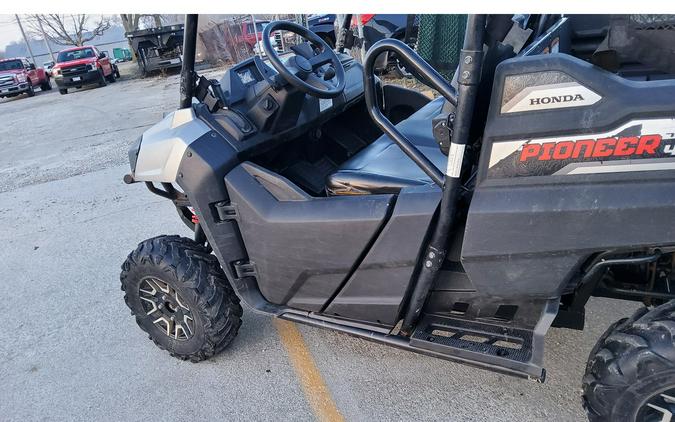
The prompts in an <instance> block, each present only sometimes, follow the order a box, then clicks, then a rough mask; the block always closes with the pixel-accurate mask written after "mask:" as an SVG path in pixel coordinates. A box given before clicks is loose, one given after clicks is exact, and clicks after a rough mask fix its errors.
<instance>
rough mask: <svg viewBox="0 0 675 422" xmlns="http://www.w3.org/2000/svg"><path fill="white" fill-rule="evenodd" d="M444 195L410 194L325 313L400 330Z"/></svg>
mask: <svg viewBox="0 0 675 422" xmlns="http://www.w3.org/2000/svg"><path fill="white" fill-rule="evenodd" d="M440 198H441V191H440V189H439V188H438V187H436V186H433V185H428V186H424V187H416V188H404V189H403V190H401V193H400V194H399V195H398V199H397V200H396V206H395V208H394V210H393V212H392V215H391V218H390V219H389V221H388V222H387V225H386V226H385V227H384V229H383V230H382V233H381V234H380V235H379V237H378V238H377V240H376V241H375V243H374V244H373V246H372V247H371V248H370V250H369V251H368V254H367V255H366V256H365V258H364V260H363V262H362V263H361V265H359V267H358V269H357V270H356V271H355V272H354V274H352V276H351V277H350V278H349V280H348V281H347V283H346V284H345V286H344V288H343V289H342V290H341V291H340V293H339V294H338V295H337V296H336V297H335V299H334V300H333V301H332V302H331V303H330V304H329V305H328V307H327V308H326V309H325V313H327V314H333V315H338V316H344V317H349V318H352V319H358V320H361V321H369V322H374V323H378V324H387V325H395V324H396V322H397V321H398V317H399V311H400V307H401V303H402V301H403V299H404V297H405V294H406V291H407V289H408V286H409V285H410V281H411V276H412V274H413V271H414V269H415V265H416V264H417V260H418V256H419V254H420V250H421V247H422V241H423V240H424V238H425V236H426V234H427V230H428V228H429V224H430V222H431V219H432V217H433V215H434V212H435V211H436V208H437V207H438V203H439V201H440Z"/></svg>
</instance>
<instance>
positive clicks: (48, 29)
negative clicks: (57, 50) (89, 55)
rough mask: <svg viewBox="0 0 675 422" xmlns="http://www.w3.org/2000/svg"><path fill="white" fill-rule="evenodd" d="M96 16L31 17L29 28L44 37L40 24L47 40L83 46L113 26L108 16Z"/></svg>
mask: <svg viewBox="0 0 675 422" xmlns="http://www.w3.org/2000/svg"><path fill="white" fill-rule="evenodd" d="M94 16H95V15H59V14H49V15H31V18H30V19H28V28H29V32H30V33H31V34H34V35H37V36H40V37H41V36H42V32H41V30H40V23H42V28H43V29H44V35H45V37H47V39H48V40H49V41H51V42H53V43H55V44H59V45H74V46H82V45H84V43H86V42H87V41H91V40H93V39H94V38H96V37H97V36H100V35H103V33H104V32H105V31H107V30H108V29H109V28H110V26H111V20H110V18H109V17H106V16H103V15H101V16H98V17H96V18H94Z"/></svg>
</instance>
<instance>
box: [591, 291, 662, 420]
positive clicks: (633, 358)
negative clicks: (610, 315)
mask: <svg viewBox="0 0 675 422" xmlns="http://www.w3.org/2000/svg"><path fill="white" fill-rule="evenodd" d="M666 397H667V398H666ZM671 399H672V400H671ZM583 404H584V408H585V409H586V412H587V414H588V418H589V420H591V421H593V422H595V421H617V422H622V421H631V422H632V421H642V420H645V419H648V418H649V417H654V418H656V419H655V420H661V416H662V415H663V412H662V411H661V410H658V409H657V408H661V409H665V411H671V412H675V300H673V301H670V302H668V303H665V304H663V305H661V306H658V307H656V308H654V309H652V310H650V311H647V309H646V308H644V309H641V310H639V311H637V312H636V313H635V314H634V315H633V316H632V317H631V318H629V319H624V320H620V321H617V322H616V323H615V324H614V325H612V326H611V327H610V328H609V329H608V330H607V332H606V333H605V334H604V335H603V336H602V337H601V338H600V340H599V341H598V344H597V345H596V346H595V347H594V348H593V350H592V351H591V354H590V356H589V360H588V364H587V366H586V374H585V376H584V378H583ZM649 412H652V413H651V414H650V413H649ZM654 412H656V413H654Z"/></svg>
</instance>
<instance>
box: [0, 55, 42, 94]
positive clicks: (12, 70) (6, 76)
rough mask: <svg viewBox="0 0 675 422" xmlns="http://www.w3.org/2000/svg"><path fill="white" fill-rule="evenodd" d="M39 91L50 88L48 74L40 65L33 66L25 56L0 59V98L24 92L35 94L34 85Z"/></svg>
mask: <svg viewBox="0 0 675 422" xmlns="http://www.w3.org/2000/svg"><path fill="white" fill-rule="evenodd" d="M36 86H37V87H40V90H41V91H48V90H50V89H52V85H51V83H50V82H49V75H48V74H47V73H46V72H45V70H44V69H43V68H41V67H37V68H36V67H35V64H34V63H30V62H29V61H28V59H26V58H25V57H17V58H12V59H1V60H0V98H3V97H14V96H16V95H19V94H23V93H24V92H25V93H26V94H28V96H29V97H32V96H33V95H35V87H36Z"/></svg>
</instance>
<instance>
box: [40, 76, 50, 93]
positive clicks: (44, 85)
mask: <svg viewBox="0 0 675 422" xmlns="http://www.w3.org/2000/svg"><path fill="white" fill-rule="evenodd" d="M51 89H52V84H51V82H49V78H47V79H45V81H44V82H43V83H42V84H40V91H51Z"/></svg>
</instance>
